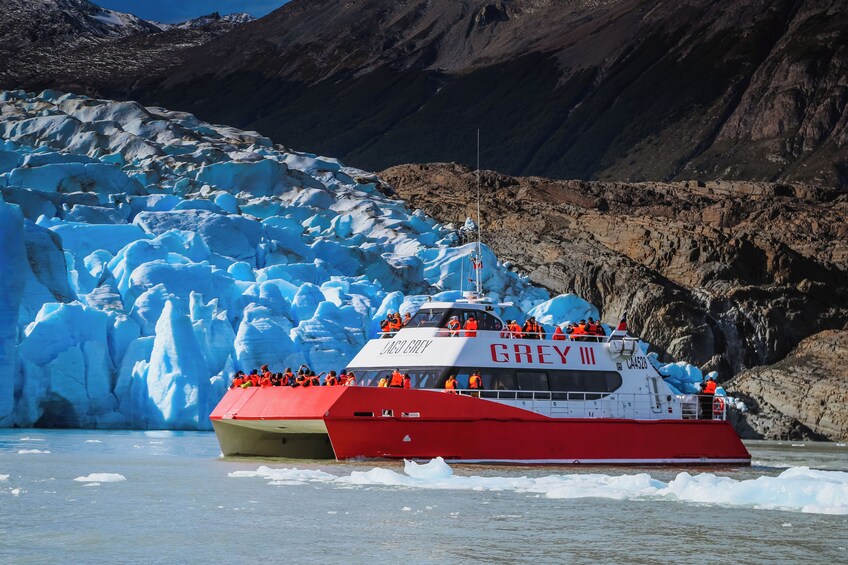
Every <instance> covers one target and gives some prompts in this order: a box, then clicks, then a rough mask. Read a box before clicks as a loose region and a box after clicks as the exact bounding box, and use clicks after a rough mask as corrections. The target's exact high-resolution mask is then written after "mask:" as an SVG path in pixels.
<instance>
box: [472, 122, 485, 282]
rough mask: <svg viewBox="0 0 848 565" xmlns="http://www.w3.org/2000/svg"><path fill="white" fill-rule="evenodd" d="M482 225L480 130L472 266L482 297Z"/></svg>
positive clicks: (478, 136) (478, 134)
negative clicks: (474, 248) (474, 242)
mask: <svg viewBox="0 0 848 565" xmlns="http://www.w3.org/2000/svg"><path fill="white" fill-rule="evenodd" d="M482 232H483V225H482V219H481V217H480V129H479V128H478V129H477V262H476V263H475V264H474V274H475V280H476V282H477V296H479V297H482V296H483V281H482V278H483V273H482V271H483V254H482V253H481V251H482V237H483V236H482Z"/></svg>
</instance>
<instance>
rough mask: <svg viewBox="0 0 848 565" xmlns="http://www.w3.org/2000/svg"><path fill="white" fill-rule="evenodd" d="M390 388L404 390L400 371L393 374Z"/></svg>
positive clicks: (397, 370) (396, 370)
mask: <svg viewBox="0 0 848 565" xmlns="http://www.w3.org/2000/svg"><path fill="white" fill-rule="evenodd" d="M389 387H390V388H403V375H402V374H401V372H400V369H395V370H394V372H392V377H391V379H390V380H389Z"/></svg>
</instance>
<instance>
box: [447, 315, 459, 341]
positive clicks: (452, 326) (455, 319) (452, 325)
mask: <svg viewBox="0 0 848 565" xmlns="http://www.w3.org/2000/svg"><path fill="white" fill-rule="evenodd" d="M448 330H449V332H450V334H449V335H450V336H451V337H456V336H457V335H459V330H460V324H459V316H451V319H450V321H449V322H448Z"/></svg>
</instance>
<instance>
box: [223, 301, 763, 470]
mask: <svg viewBox="0 0 848 565" xmlns="http://www.w3.org/2000/svg"><path fill="white" fill-rule="evenodd" d="M476 296H477V295H476V294H473V293H470V294H469V295H468V297H467V298H466V299H463V300H459V301H456V302H428V303H426V304H424V305H423V306H422V307H421V308H420V309H419V311H418V312H417V313H416V314H415V316H414V317H413V318H412V320H411V321H410V322H409V323H408V324H407V325H406V326H405V327H404V328H402V329H401V330H400V331H398V332H397V333H395V334H393V335H389V336H383V337H382V338H378V339H372V340H370V341H369V342H368V343H367V344H366V345H365V347H364V348H363V349H362V350H361V351H360V352H359V353H358V354H357V355H356V357H355V358H354V359H353V360H352V361H351V363H350V364H349V366H348V371H353V372H354V373H355V374H356V377H357V381H358V382H357V386H321V387H318V386H312V387H269V388H236V389H232V390H230V391H228V392H227V394H226V395H225V396H224V398H223V399H222V400H221V402H220V403H219V404H218V406H217V407H216V408H215V410H214V411H213V412H212V415H211V419H212V424H213V426H214V428H215V433H216V434H217V436H218V441H219V442H220V444H221V449H222V451H223V453H224V455H228V456H230V455H250V456H271V457H291V458H329V459H332V458H335V459H351V458H392V459H400V458H406V459H429V458H433V457H443V458H444V459H446V460H450V461H464V462H500V463H557V464H579V463H589V464H743V465H748V464H750V462H751V456H750V454H749V453H748V451H747V450H746V449H745V446H744V445H743V444H742V442H741V441H740V439H739V437H738V435H737V434H736V432H735V431H734V429H733V428H732V426H731V425H730V423H729V422H727V421H726V412H725V411H726V407H725V403H724V402H723V401H722V400H721V399H720V398H716V399H715V403H714V404H713V405H712V408H713V409H712V410H706V412H708V413H707V414H704V413H701V414H699V412H702V410H701V403H699V402H697V401H694V402H693V401H692V398H691V397H688V396H680V395H676V394H674V393H673V392H672V391H671V389H670V388H669V387H668V386H667V385H666V383H665V382H664V381H663V379H662V377H661V376H660V375H659V374H658V373H657V372H656V370H655V369H654V368H653V366H652V365H651V364H650V363H649V362H648V360H647V358H646V357H645V355H644V354H643V353H642V351H641V349H640V348H639V347H638V344H637V342H638V340H637V339H636V338H634V337H631V336H629V335H628V334H627V331H626V329H624V328H623V327H620V328H619V329H618V330H616V331H614V332H612V333H611V335H609V336H605V337H601V338H596V337H591V338H589V337H585V338H583V339H582V340H577V339H570V338H566V339H564V340H554V339H550V338H543V339H527V338H526V337H527V336H525V337H524V338H522V339H514V337H513V335H512V334H511V332H510V331H509V330H508V329H505V328H504V324H503V321H502V320H501V319H500V318H499V317H498V316H497V315H496V314H495V310H496V306H498V305H495V304H491V303H487V302H485V301H483V300H478V299H477V298H476ZM453 316H458V317H459V319H460V321H461V322H463V323H464V322H465V320H466V319H467V318H468V317H469V316H474V317H475V319H476V320H477V322H478V330H477V331H476V332H473V333H474V334H475V335H473V336H471V335H468V336H466V335H464V332H463V331H459V332H456V331H450V330H448V329H447V325H448V321H449V320H450V319H451V318H452V317H453ZM530 337H536V336H530ZM588 339H592V340H593V341H588ZM396 368H397V369H400V372H401V373H409V375H410V377H411V383H412V388H411V389H403V388H381V387H377V386H376V385H377V381H378V379H379V378H381V377H383V376H386V375H388V374H389V373H391V372H392V371H394V370H395V369H396ZM475 371H479V372H480V375H481V376H482V379H483V385H484V389H483V390H469V389H468V385H469V377H470V376H471V374H472V373H473V372H475ZM450 375H456V379H457V381H458V383H459V389H458V390H455V391H447V390H445V388H444V387H445V382H446V380H447V379H448V377H449V376H450ZM710 412H711V413H710Z"/></svg>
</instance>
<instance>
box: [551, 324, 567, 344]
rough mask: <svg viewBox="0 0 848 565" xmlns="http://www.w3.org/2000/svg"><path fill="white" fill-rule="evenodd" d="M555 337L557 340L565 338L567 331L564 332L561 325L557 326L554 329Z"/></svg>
mask: <svg viewBox="0 0 848 565" xmlns="http://www.w3.org/2000/svg"><path fill="white" fill-rule="evenodd" d="M553 339H554V340H556V341H563V340H565V333H563V331H562V328H561V327H559V326H557V327H556V329H555V330H554V335H553Z"/></svg>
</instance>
